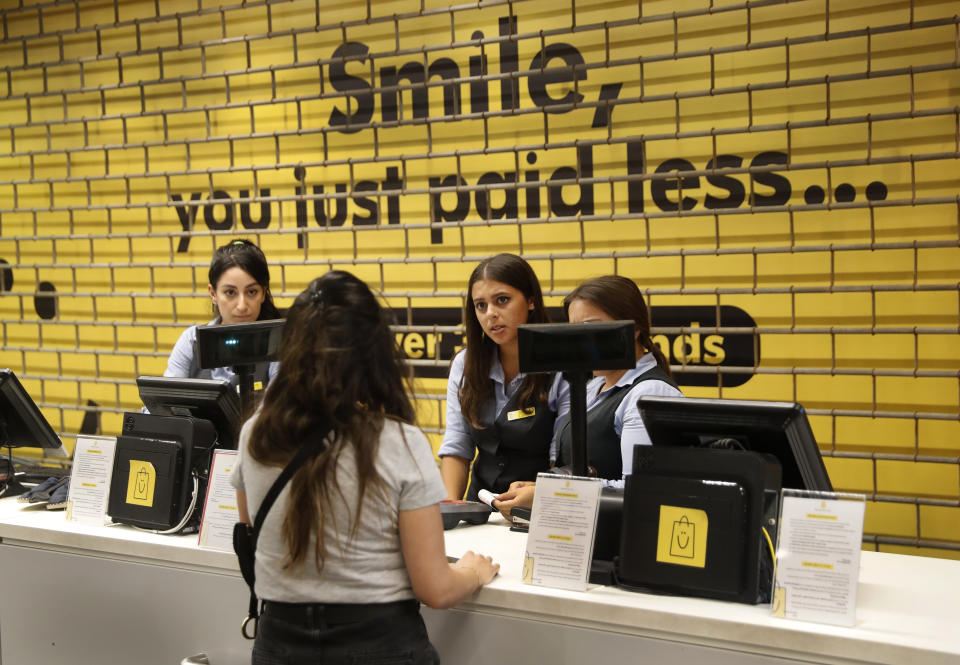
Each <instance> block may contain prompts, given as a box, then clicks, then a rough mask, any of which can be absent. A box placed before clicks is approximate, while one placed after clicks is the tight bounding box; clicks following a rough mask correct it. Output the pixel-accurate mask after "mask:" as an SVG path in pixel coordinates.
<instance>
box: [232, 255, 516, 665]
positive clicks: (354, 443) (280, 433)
mask: <svg viewBox="0 0 960 665" xmlns="http://www.w3.org/2000/svg"><path fill="white" fill-rule="evenodd" d="M389 324H390V313H389V311H388V310H386V309H384V308H383V307H382V306H381V305H380V304H379V303H378V302H377V298H376V296H374V294H373V293H372V292H371V291H370V289H369V288H368V287H367V285H366V284H364V283H363V282H362V281H360V280H359V279H357V278H356V277H355V276H353V275H351V274H350V273H347V272H342V271H332V272H329V273H327V274H326V275H324V276H323V277H320V278H318V279H315V280H313V282H311V284H310V286H309V287H308V288H307V290H306V291H304V292H303V293H301V294H300V295H299V296H297V298H296V300H295V301H294V303H293V306H292V307H291V308H290V311H289V314H288V317H287V323H286V326H285V327H284V331H283V345H282V346H281V348H280V361H281V365H280V371H279V372H278V374H277V377H276V378H275V379H274V381H273V382H272V383H271V384H270V387H269V388H268V389H267V392H266V395H265V396H264V399H263V404H262V406H261V407H260V410H259V411H257V413H256V414H255V415H254V416H253V417H252V418H251V419H250V420H248V421H247V423H246V424H245V425H244V426H243V431H242V432H241V434H240V445H239V450H240V457H239V461H238V463H237V464H236V465H235V467H234V472H233V474H232V476H231V483H232V484H233V486H234V487H235V488H236V489H237V506H238V513H239V517H240V521H242V522H245V523H247V524H249V523H250V521H251V517H252V516H254V515H256V514H257V511H258V510H259V507H260V505H261V504H262V503H263V499H264V496H265V495H266V494H267V491H268V489H269V488H270V487H271V486H272V485H273V483H274V481H276V479H277V477H278V476H279V475H280V472H281V470H282V469H283V468H284V467H285V466H286V465H287V464H288V463H289V461H290V460H291V458H292V457H293V456H294V454H295V453H296V452H297V451H298V450H299V449H300V447H301V446H302V445H304V443H305V442H306V441H308V440H310V439H311V438H313V440H316V438H321V439H322V442H323V445H322V446H321V447H320V450H319V451H318V452H317V453H316V454H315V455H314V456H313V457H311V458H308V459H307V460H306V461H305V462H304V463H303V465H302V466H300V467H299V468H298V470H297V471H296V472H295V473H294V474H293V476H292V477H291V479H290V481H289V482H288V483H287V485H286V486H285V487H284V489H283V490H282V491H281V492H280V494H279V495H278V496H277V501H276V503H275V504H274V505H273V507H272V508H271V509H270V510H269V511H268V512H267V515H266V518H265V520H264V521H263V527H262V531H261V532H260V536H259V540H258V542H257V550H256V580H257V581H256V593H257V596H258V597H260V598H262V599H263V600H264V606H263V614H262V616H261V617H260V622H259V629H258V630H257V636H256V642H255V643H254V647H253V662H254V663H255V664H261V663H262V664H264V665H265V664H267V663H289V664H290V665H300V664H304V665H306V664H307V663H331V664H337V665H341V664H342V665H346V664H347V663H411V664H417V665H432V664H434V663H437V662H439V658H438V657H437V652H436V651H435V650H434V648H433V647H432V646H431V644H430V641H429V639H428V636H427V632H426V627H425V626H424V623H423V619H422V618H421V616H420V604H419V603H418V602H417V599H419V600H421V601H423V602H424V603H426V604H427V605H429V606H431V607H434V608H444V607H450V606H452V605H456V604H457V603H459V602H460V601H461V600H463V599H464V598H466V597H467V596H469V595H470V594H472V593H473V592H475V591H477V590H478V589H479V588H480V587H481V586H483V585H484V584H487V583H489V582H490V581H491V580H492V579H493V577H494V576H495V575H496V574H497V570H498V569H499V566H498V565H497V564H494V563H493V562H492V561H491V559H490V558H489V557H485V556H481V555H479V554H475V553H473V552H467V553H466V554H464V555H463V556H462V557H460V559H459V561H457V562H456V563H448V561H447V557H446V553H445V551H444V543H443V525H442V520H441V518H440V507H439V502H440V501H441V500H442V499H443V497H444V494H445V492H444V488H443V483H442V481H441V480H440V474H439V473H438V472H437V466H436V462H435V461H434V457H433V450H432V449H431V448H430V442H429V441H428V440H427V438H426V436H424V434H423V432H421V431H420V430H419V429H417V427H416V426H415V425H413V424H412V423H413V418H414V408H413V405H412V404H411V403H410V399H409V397H408V393H409V386H408V385H407V378H408V376H409V375H408V372H407V369H406V367H405V365H404V363H403V361H402V359H401V358H400V356H399V353H398V350H397V346H396V342H395V341H394V337H393V333H392V332H391V331H390V326H389Z"/></svg>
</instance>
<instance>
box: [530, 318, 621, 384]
mask: <svg viewBox="0 0 960 665" xmlns="http://www.w3.org/2000/svg"><path fill="white" fill-rule="evenodd" d="M633 330H634V326H633V321H600V322H594V323H530V324H524V325H522V326H519V327H518V328H517V331H518V332H517V345H518V350H519V354H520V371H521V372H560V371H570V370H582V371H591V370H595V369H629V368H632V367H634V366H635V365H636V364H637V350H636V341H635V339H634V336H633Z"/></svg>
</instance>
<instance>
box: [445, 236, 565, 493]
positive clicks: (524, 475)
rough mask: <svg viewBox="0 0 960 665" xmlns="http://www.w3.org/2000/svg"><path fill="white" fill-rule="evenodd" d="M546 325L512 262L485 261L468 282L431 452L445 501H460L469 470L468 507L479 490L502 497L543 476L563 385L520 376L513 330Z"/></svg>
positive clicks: (549, 378)
mask: <svg viewBox="0 0 960 665" xmlns="http://www.w3.org/2000/svg"><path fill="white" fill-rule="evenodd" d="M549 321H550V317H549V315H548V314H547V309H546V307H545V305H544V303H543V293H542V291H541V290H540V282H539V280H538V279H537V276H536V274H535V273H534V272H533V268H531V267H530V264H528V263H527V262H526V261H524V260H523V259H522V258H520V257H519V256H516V255H515V254H498V255H497V256H494V257H491V258H489V259H485V260H484V261H482V262H480V264H479V265H478V266H477V267H476V268H475V269H474V271H473V274H471V275H470V280H469V282H468V283H467V294H466V297H465V298H464V306H463V326H464V332H465V334H466V338H467V343H466V348H465V349H464V350H463V351H461V352H460V353H459V354H457V356H456V357H454V359H453V363H452V364H451V367H450V378H449V381H448V382H447V414H446V415H447V417H446V431H445V432H444V436H443V442H442V443H441V444H440V449H439V451H438V455H439V456H440V473H441V475H442V476H443V482H444V486H445V487H446V490H447V498H448V499H461V498H462V497H463V494H464V491H465V490H467V480H468V478H470V477H471V462H472V481H471V482H470V487H469V490H468V491H467V498H468V499H470V500H476V499H477V492H478V491H479V490H481V489H486V490H490V491H491V492H494V493H495V494H496V493H499V492H503V491H505V490H506V489H507V488H508V487H509V486H510V483H512V482H514V481H518V480H533V479H534V478H536V477H537V473H539V472H540V471H546V470H547V469H548V468H549V466H550V441H551V440H552V438H553V433H554V427H555V424H556V419H557V415H558V410H559V405H560V404H561V403H563V402H564V400H563V399H562V395H561V389H563V388H565V386H566V383H565V382H562V381H561V380H560V378H559V375H558V376H554V375H551V374H529V375H524V374H521V373H520V365H519V355H518V346H517V326H519V325H521V324H524V323H548V322H549ZM560 415H562V414H560ZM474 456H476V459H474Z"/></svg>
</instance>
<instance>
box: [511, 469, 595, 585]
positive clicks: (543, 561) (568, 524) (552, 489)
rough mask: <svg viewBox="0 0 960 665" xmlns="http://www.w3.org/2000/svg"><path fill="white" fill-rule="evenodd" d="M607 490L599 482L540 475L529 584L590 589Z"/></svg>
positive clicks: (527, 565)
mask: <svg viewBox="0 0 960 665" xmlns="http://www.w3.org/2000/svg"><path fill="white" fill-rule="evenodd" d="M602 486H603V482H602V481H601V480H600V479H599V478H581V477H579V476H566V475H556V474H550V473H541V474H538V475H537V491H536V493H535V494H534V497H533V510H532V511H531V516H530V531H529V532H528V533H527V549H526V552H525V553H524V557H523V572H522V577H523V581H524V582H525V583H526V584H535V585H538V586H548V587H556V588H558V589H570V590H573V591H585V590H586V588H587V578H588V577H589V575H590V562H591V561H592V560H593V537H594V533H595V532H596V528H597V511H598V509H599V506H600V489H601V488H602Z"/></svg>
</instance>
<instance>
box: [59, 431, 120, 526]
mask: <svg viewBox="0 0 960 665" xmlns="http://www.w3.org/2000/svg"><path fill="white" fill-rule="evenodd" d="M116 448H117V437H115V436H88V435H81V436H78V437H77V442H76V445H74V448H73V467H72V468H71V470H70V493H69V495H68V497H67V520H68V521H70V522H78V523H82V524H95V525H97V526H103V525H104V524H105V523H106V522H107V501H108V499H109V497H110V479H111V478H112V476H113V456H114V453H115V452H116Z"/></svg>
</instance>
